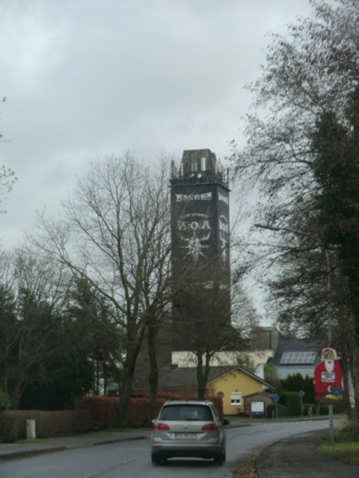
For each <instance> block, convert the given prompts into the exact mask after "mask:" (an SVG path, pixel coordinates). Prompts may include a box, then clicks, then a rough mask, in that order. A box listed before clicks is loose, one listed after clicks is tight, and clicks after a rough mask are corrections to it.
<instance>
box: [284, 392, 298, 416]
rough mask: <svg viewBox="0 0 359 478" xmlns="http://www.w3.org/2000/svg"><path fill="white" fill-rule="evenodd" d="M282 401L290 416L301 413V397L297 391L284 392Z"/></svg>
mask: <svg viewBox="0 0 359 478" xmlns="http://www.w3.org/2000/svg"><path fill="white" fill-rule="evenodd" d="M281 402H282V405H285V406H286V407H287V408H288V416H297V415H300V397H299V395H298V393H297V392H283V393H282V394H281Z"/></svg>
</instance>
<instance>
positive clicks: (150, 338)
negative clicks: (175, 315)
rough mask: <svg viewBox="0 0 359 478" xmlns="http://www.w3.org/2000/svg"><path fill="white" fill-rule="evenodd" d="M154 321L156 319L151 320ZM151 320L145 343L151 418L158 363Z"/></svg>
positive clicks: (155, 395)
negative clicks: (148, 367)
mask: <svg viewBox="0 0 359 478" xmlns="http://www.w3.org/2000/svg"><path fill="white" fill-rule="evenodd" d="M153 320H154V321H155V320H156V319H153ZM153 320H152V319H150V321H149V324H148V330H147V334H148V335H147V342H148V360H149V365H150V371H149V377H148V381H149V387H150V411H151V418H155V417H156V416H157V411H158V410H157V394H158V363H157V350H156V339H157V332H158V330H157V327H156V325H155V324H154V323H153Z"/></svg>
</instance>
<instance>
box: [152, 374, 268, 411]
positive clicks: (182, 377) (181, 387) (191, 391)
mask: <svg viewBox="0 0 359 478" xmlns="http://www.w3.org/2000/svg"><path fill="white" fill-rule="evenodd" d="M271 389H272V386H271V385H270V384H269V383H267V382H266V381H265V380H263V379H262V378H261V377H258V376H257V375H256V374H254V373H252V372H250V371H249V370H247V369H245V368H243V367H238V366H237V367H223V366H222V367H211V369H210V372H209V379H208V383H207V394H208V395H210V396H220V397H222V400H223V412H224V414H225V415H238V414H239V413H244V412H245V404H246V398H247V397H250V396H252V395H253V394H256V395H258V394H262V393H263V392H265V391H270V390H271ZM159 391H160V392H167V393H168V392H172V393H180V394H181V395H183V396H185V397H188V398H193V397H196V395H197V376H196V369H195V368H190V367H185V368H182V367H173V366H172V367H163V368H162V369H161V370H160V381H159ZM267 400H269V402H270V403H272V401H271V399H270V397H269V395H267Z"/></svg>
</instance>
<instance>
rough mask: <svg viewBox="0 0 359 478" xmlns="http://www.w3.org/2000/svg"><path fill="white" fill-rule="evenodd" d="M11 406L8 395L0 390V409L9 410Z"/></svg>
mask: <svg viewBox="0 0 359 478" xmlns="http://www.w3.org/2000/svg"><path fill="white" fill-rule="evenodd" d="M9 408H11V400H10V397H9V395H8V394H7V393H6V392H4V391H3V390H0V410H9Z"/></svg>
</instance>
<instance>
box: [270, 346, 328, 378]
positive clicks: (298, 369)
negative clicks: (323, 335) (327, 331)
mask: <svg viewBox="0 0 359 478" xmlns="http://www.w3.org/2000/svg"><path fill="white" fill-rule="evenodd" d="M319 362H320V343H319V342H317V341H308V340H302V339H280V340H279V342H278V346H277V348H276V351H275V353H274V356H273V359H272V362H271V363H272V364H273V365H274V366H275V368H276V370H277V373H278V378H280V379H284V378H287V377H288V376H289V375H295V374H297V373H300V374H301V375H302V376H303V377H305V376H308V377H314V368H315V366H316V365H317V364H318V363H319Z"/></svg>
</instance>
